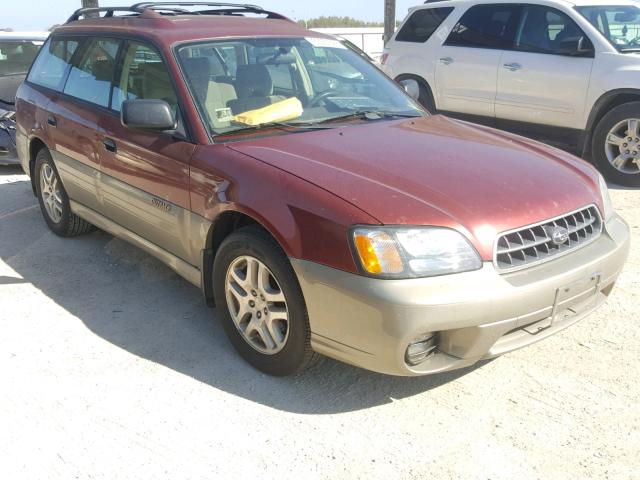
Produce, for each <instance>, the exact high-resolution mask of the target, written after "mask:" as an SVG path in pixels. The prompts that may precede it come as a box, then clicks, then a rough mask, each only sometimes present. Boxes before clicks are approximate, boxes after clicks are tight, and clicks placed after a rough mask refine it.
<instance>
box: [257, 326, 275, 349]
mask: <svg viewBox="0 0 640 480" xmlns="http://www.w3.org/2000/svg"><path fill="white" fill-rule="evenodd" d="M256 332H257V333H258V335H259V336H260V338H261V339H262V343H264V346H265V347H267V350H274V349H275V348H276V347H278V343H277V342H276V341H275V340H274V339H273V337H272V336H271V332H270V331H269V328H268V327H267V325H265V322H262V324H261V325H260V326H259V328H257V329H256Z"/></svg>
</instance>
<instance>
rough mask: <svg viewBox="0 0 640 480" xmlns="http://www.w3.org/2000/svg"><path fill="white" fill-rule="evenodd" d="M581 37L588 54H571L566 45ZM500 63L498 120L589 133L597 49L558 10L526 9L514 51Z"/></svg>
mask: <svg viewBox="0 0 640 480" xmlns="http://www.w3.org/2000/svg"><path fill="white" fill-rule="evenodd" d="M581 37H582V38H583V41H582V48H583V49H584V50H585V53H583V54H579V53H578V52H575V53H574V54H573V55H570V54H568V53H567V52H566V51H565V50H564V49H565V48H566V45H567V44H568V43H571V41H572V40H573V41H576V40H577V39H579V38H581ZM500 64H501V65H500V68H499V69H498V92H497V96H496V117H497V118H499V119H506V120H516V121H520V122H527V123H537V124H543V125H548V126H554V127H566V128H573V129H584V127H585V125H583V122H584V120H583V119H584V113H585V112H584V109H585V105H586V97H587V91H588V89H589V80H590V78H591V69H592V67H593V47H592V46H591V44H590V42H589V40H588V37H587V36H586V35H585V34H584V33H583V32H582V30H581V29H580V27H579V26H578V25H577V24H576V23H575V22H574V21H573V20H572V19H571V18H569V16H568V15H566V14H565V13H563V12H561V11H559V10H557V9H555V8H552V7H547V6H542V5H527V6H525V7H524V9H523V12H522V19H521V21H520V25H519V27H518V31H517V35H516V39H515V43H514V47H513V50H510V51H507V52H505V54H504V55H503V57H502V61H501V62H500Z"/></svg>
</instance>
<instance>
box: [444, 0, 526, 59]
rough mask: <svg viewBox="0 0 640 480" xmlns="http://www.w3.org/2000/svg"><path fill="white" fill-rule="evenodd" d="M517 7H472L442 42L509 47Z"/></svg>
mask: <svg viewBox="0 0 640 480" xmlns="http://www.w3.org/2000/svg"><path fill="white" fill-rule="evenodd" d="M520 9H521V7H519V6H517V5H478V6H476V7H472V8H470V9H469V10H468V11H467V12H466V13H465V14H464V15H463V16H462V18H461V19H460V21H459V22H458V23H457V24H456V26H455V27H453V30H451V34H450V35H449V38H447V41H446V42H445V45H451V46H456V47H475V48H494V49H503V50H504V49H509V48H511V47H512V45H513V39H514V36H515V30H516V25H517V22H518V19H519V17H520Z"/></svg>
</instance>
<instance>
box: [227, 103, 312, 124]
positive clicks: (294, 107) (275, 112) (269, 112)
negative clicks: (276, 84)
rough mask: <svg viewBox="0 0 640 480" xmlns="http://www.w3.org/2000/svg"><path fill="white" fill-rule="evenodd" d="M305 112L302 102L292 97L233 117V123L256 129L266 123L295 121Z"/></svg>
mask: <svg viewBox="0 0 640 480" xmlns="http://www.w3.org/2000/svg"><path fill="white" fill-rule="evenodd" d="M303 112H304V108H303V107H302V102H300V100H298V99H297V98H296V97H291V98H287V99H286V100H282V101H281V102H278V103H274V104H273V105H268V106H266V107H264V108H259V109H257V110H249V111H248V112H244V113H241V114H240V115H236V116H235V117H233V121H234V122H236V123H243V124H245V125H249V126H252V127H255V126H258V125H264V124H265V123H273V122H286V121H289V120H293V119H295V118H298V117H300V116H301V115H302V113H303Z"/></svg>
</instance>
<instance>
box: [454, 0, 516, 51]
mask: <svg viewBox="0 0 640 480" xmlns="http://www.w3.org/2000/svg"><path fill="white" fill-rule="evenodd" d="M524 5H525V4H522V3H476V4H474V5H471V6H470V7H469V8H467V9H466V10H465V11H464V12H462V15H460V17H459V18H458V20H456V23H455V24H454V25H453V27H452V28H451V31H450V32H449V35H447V38H446V39H445V40H444V42H443V43H442V45H443V46H445V47H456V48H477V49H479V50H502V51H513V47H514V44H515V40H516V38H515V32H514V35H513V37H512V38H511V39H510V40H511V44H510V46H507V47H506V48H502V47H488V46H484V45H481V46H478V45H453V44H450V43H449V39H450V38H451V34H452V33H453V29H454V28H455V27H456V26H457V25H458V24H459V23H460V21H461V20H462V19H463V17H464V16H465V15H466V14H467V13H468V12H470V11H471V10H473V9H474V8H475V9H478V8H482V7H512V8H515V10H516V17H517V18H516V25H519V24H520V19H521V18H522V11H523V8H524Z"/></svg>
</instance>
